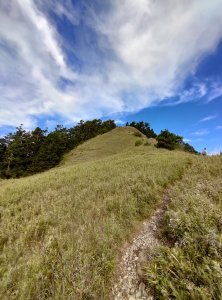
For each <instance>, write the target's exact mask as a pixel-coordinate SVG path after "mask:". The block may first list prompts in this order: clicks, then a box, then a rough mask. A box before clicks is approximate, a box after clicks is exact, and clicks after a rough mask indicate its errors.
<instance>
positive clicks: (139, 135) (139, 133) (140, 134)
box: [133, 131, 142, 137]
mask: <svg viewBox="0 0 222 300" xmlns="http://www.w3.org/2000/svg"><path fill="white" fill-rule="evenodd" d="M133 135H135V136H137V137H142V133H141V132H139V131H136V132H134V133H133Z"/></svg>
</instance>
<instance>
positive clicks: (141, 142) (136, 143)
mask: <svg viewBox="0 0 222 300" xmlns="http://www.w3.org/2000/svg"><path fill="white" fill-rule="evenodd" d="M142 144H143V141H142V140H136V141H135V146H136V147H138V146H141V145H142Z"/></svg>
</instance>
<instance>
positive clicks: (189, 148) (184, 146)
mask: <svg viewBox="0 0 222 300" xmlns="http://www.w3.org/2000/svg"><path fill="white" fill-rule="evenodd" d="M182 149H183V150H184V151H186V152H190V153H193V154H198V153H199V152H197V151H196V150H195V149H194V147H193V146H191V145H190V144H188V143H184V142H183V144H182Z"/></svg>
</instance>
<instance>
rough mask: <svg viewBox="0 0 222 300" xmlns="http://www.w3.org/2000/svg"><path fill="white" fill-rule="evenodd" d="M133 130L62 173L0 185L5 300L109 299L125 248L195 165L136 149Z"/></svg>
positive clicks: (0, 291)
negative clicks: (167, 191) (169, 188)
mask: <svg viewBox="0 0 222 300" xmlns="http://www.w3.org/2000/svg"><path fill="white" fill-rule="evenodd" d="M132 131H133V130H132V129H130V128H123V129H122V128H118V129H116V130H114V131H112V132H110V133H107V134H105V135H103V136H100V137H97V138H95V139H93V140H91V141H88V142H87V143H85V144H83V145H81V146H80V147H78V149H76V150H74V151H72V153H70V154H69V155H67V157H66V160H65V163H64V165H63V167H59V168H55V169H53V170H50V171H48V172H45V173H42V174H38V175H34V176H32V177H27V178H21V179H17V180H16V179H13V180H8V181H5V182H4V184H2V185H0V299H75V300H78V299H108V298H109V297H108V295H109V288H110V279H111V277H112V274H113V271H114V269H115V265H116V261H117V260H116V259H117V256H118V250H119V249H120V247H121V245H122V243H123V242H124V241H125V240H126V239H128V238H129V236H130V235H131V234H132V233H133V231H134V230H136V228H137V227H138V226H139V224H140V221H141V220H143V219H144V218H145V217H148V216H149V215H150V213H151V212H152V211H153V209H155V208H156V206H157V205H158V202H159V200H160V199H161V194H162V192H163V190H164V189H165V187H166V186H167V185H169V184H170V183H172V182H174V181H175V180H176V179H178V178H181V176H182V174H183V172H184V169H187V167H188V166H190V165H191V163H192V161H193V156H192V155H189V154H186V153H183V152H176V151H175V152H169V151H167V150H160V149H159V150H158V149H156V148H155V147H153V146H144V145H141V146H139V147H135V141H136V140H137V139H138V137H135V136H134V135H133V133H132ZM111 154H114V155H111ZM99 158H103V159H101V160H99ZM82 162H84V163H82Z"/></svg>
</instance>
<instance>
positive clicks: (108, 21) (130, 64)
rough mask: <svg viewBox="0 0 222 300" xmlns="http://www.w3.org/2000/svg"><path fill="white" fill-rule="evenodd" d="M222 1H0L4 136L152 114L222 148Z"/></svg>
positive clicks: (212, 149)
mask: <svg viewBox="0 0 222 300" xmlns="http://www.w3.org/2000/svg"><path fill="white" fill-rule="evenodd" d="M221 11H222V2H221V0H212V1H209V0H194V1H187V0H180V1H176V2H175V1H174V0H165V1H162V0H140V1H134V0H122V1H119V0H94V1H91V0H84V1H83V0H82V1H80V0H57V1H53V0H8V1H1V2H0V95H1V97H0V135H4V134H5V133H7V132H8V131H11V130H12V128H14V127H15V126H17V125H19V124H20V123H23V124H24V126H25V128H27V129H32V128H34V127H35V126H37V125H40V126H41V127H43V128H44V127H48V128H53V127H54V126H55V125H56V124H58V123H60V124H61V123H62V124H65V125H66V126H72V125H73V124H75V123H76V122H78V121H79V120H80V119H85V120H87V119H92V118H103V119H106V118H113V119H115V120H116V121H117V122H118V124H119V125H122V124H124V123H125V122H126V121H132V120H135V121H139V120H144V121H147V122H149V123H150V125H151V127H153V128H154V130H155V131H156V132H159V131H160V130H161V129H165V128H167V129H169V130H171V131H173V132H175V133H177V134H180V135H182V136H183V137H184V139H185V140H186V141H188V142H189V143H191V144H192V145H193V146H195V148H196V149H197V150H202V148H203V147H207V149H208V152H209V153H217V152H218V151H220V150H222V138H221V136H222V134H221V133H222V104H221V103H222V102H221V101H222V17H221Z"/></svg>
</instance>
